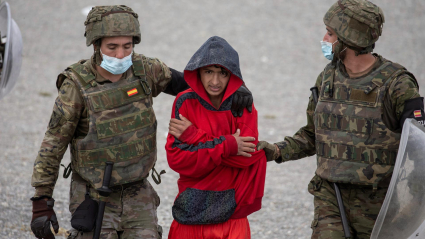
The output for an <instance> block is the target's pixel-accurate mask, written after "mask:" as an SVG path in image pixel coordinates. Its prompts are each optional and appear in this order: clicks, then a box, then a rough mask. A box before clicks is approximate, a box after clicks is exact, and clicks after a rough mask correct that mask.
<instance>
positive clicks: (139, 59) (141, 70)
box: [133, 53, 146, 77]
mask: <svg viewBox="0 0 425 239" xmlns="http://www.w3.org/2000/svg"><path fill="white" fill-rule="evenodd" d="M143 58H144V56H143V55H142V54H136V53H135V54H134V57H133V71H134V72H133V73H134V75H135V76H139V77H141V76H146V72H145V66H144V65H143Z"/></svg>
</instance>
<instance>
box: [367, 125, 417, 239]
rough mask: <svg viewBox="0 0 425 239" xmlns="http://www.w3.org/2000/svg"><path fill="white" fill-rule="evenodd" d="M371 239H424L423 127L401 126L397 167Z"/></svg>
mask: <svg viewBox="0 0 425 239" xmlns="http://www.w3.org/2000/svg"><path fill="white" fill-rule="evenodd" d="M370 238H371V239H413V238H415V239H419V238H425V127H424V126H422V125H421V124H419V123H418V122H417V121H416V120H414V119H407V120H406V121H405V122H404V125H403V131H402V135H401V140H400V146H399V150H398V155H397V160H396V165H395V167H394V172H393V176H392V178H391V183H390V186H389V188H388V192H387V195H386V197H385V200H384V203H383V205H382V208H381V210H380V212H379V215H378V218H377V220H376V223H375V226H374V228H373V231H372V235H371V237H370Z"/></svg>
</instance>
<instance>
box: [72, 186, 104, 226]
mask: <svg viewBox="0 0 425 239" xmlns="http://www.w3.org/2000/svg"><path fill="white" fill-rule="evenodd" d="M98 207H99V206H98V203H97V202H96V201H95V200H93V199H92V198H91V197H90V195H89V189H87V193H86V199H85V200H84V201H83V202H82V203H81V204H80V206H78V207H77V209H76V210H75V212H74V214H72V218H71V226H72V227H73V228H74V229H76V230H78V231H83V232H91V231H93V229H94V226H95V225H96V216H97V210H98Z"/></svg>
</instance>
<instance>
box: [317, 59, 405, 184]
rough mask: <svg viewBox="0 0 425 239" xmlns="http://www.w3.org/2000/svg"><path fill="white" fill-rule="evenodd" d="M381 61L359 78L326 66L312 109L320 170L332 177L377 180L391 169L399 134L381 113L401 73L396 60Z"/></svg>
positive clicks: (335, 179) (334, 179) (362, 181)
mask: <svg viewBox="0 0 425 239" xmlns="http://www.w3.org/2000/svg"><path fill="white" fill-rule="evenodd" d="M380 60H381V61H382V62H383V64H381V66H379V67H378V68H377V69H375V70H373V71H372V72H370V73H369V74H368V75H367V76H365V77H362V78H361V79H356V80H355V81H353V80H351V79H350V78H348V77H346V76H345V75H344V74H342V72H341V71H339V70H338V69H339V68H340V67H338V69H337V70H335V69H334V68H333V67H331V66H330V65H329V66H328V67H327V68H326V69H325V73H324V76H323V81H322V85H321V91H320V94H319V101H318V103H317V106H316V110H315V113H314V121H315V136H316V155H317V164H318V168H317V170H316V174H318V175H319V176H320V177H322V178H323V179H326V180H329V181H331V182H344V183H352V184H364V185H374V187H376V186H377V184H378V183H379V181H380V180H382V178H385V177H387V176H389V175H390V174H391V173H392V171H393V166H394V164H395V159H396V157H397V150H398V145H399V142H400V134H398V133H394V132H392V131H390V130H389V129H388V128H387V127H386V126H385V124H384V122H383V121H382V119H381V111H380V109H381V108H382V104H383V99H384V97H385V93H386V90H387V88H388V85H389V84H390V83H391V80H390V79H394V76H397V75H399V74H403V73H404V72H405V69H404V68H403V67H401V66H400V65H398V64H395V63H392V62H390V61H387V60H385V59H380Z"/></svg>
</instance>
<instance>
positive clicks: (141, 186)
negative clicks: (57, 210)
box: [68, 173, 162, 239]
mask: <svg viewBox="0 0 425 239" xmlns="http://www.w3.org/2000/svg"><path fill="white" fill-rule="evenodd" d="M87 189H88V187H87V183H86V181H85V180H84V179H82V178H81V176H79V175H78V174H77V173H73V174H72V180H71V190H70V199H69V201H70V204H69V211H70V212H71V214H72V213H74V212H75V210H76V209H77V207H78V206H79V205H80V204H81V202H83V201H84V199H85V194H86V191H87ZM89 190H90V196H91V197H92V198H93V199H94V200H96V201H98V198H99V195H98V193H97V191H96V190H95V189H93V188H91V187H89ZM111 190H112V193H111V195H110V196H109V197H108V198H107V201H106V207H105V214H104V217H103V223H102V230H101V236H100V238H102V239H118V238H126V239H127V238H129V239H131V238H143V239H157V238H161V236H162V228H161V226H159V225H158V218H157V207H158V206H159V203H160V201H159V197H158V194H157V193H156V192H155V190H154V188H153V187H152V186H151V184H150V183H149V181H148V180H146V179H145V180H143V181H139V182H134V183H129V184H125V185H121V186H115V187H113V188H111ZM69 233H70V235H69V237H68V239H74V238H75V239H86V238H87V239H89V238H90V239H92V238H93V232H89V233H87V232H84V233H83V232H78V231H77V230H75V229H72V230H70V232H69Z"/></svg>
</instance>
